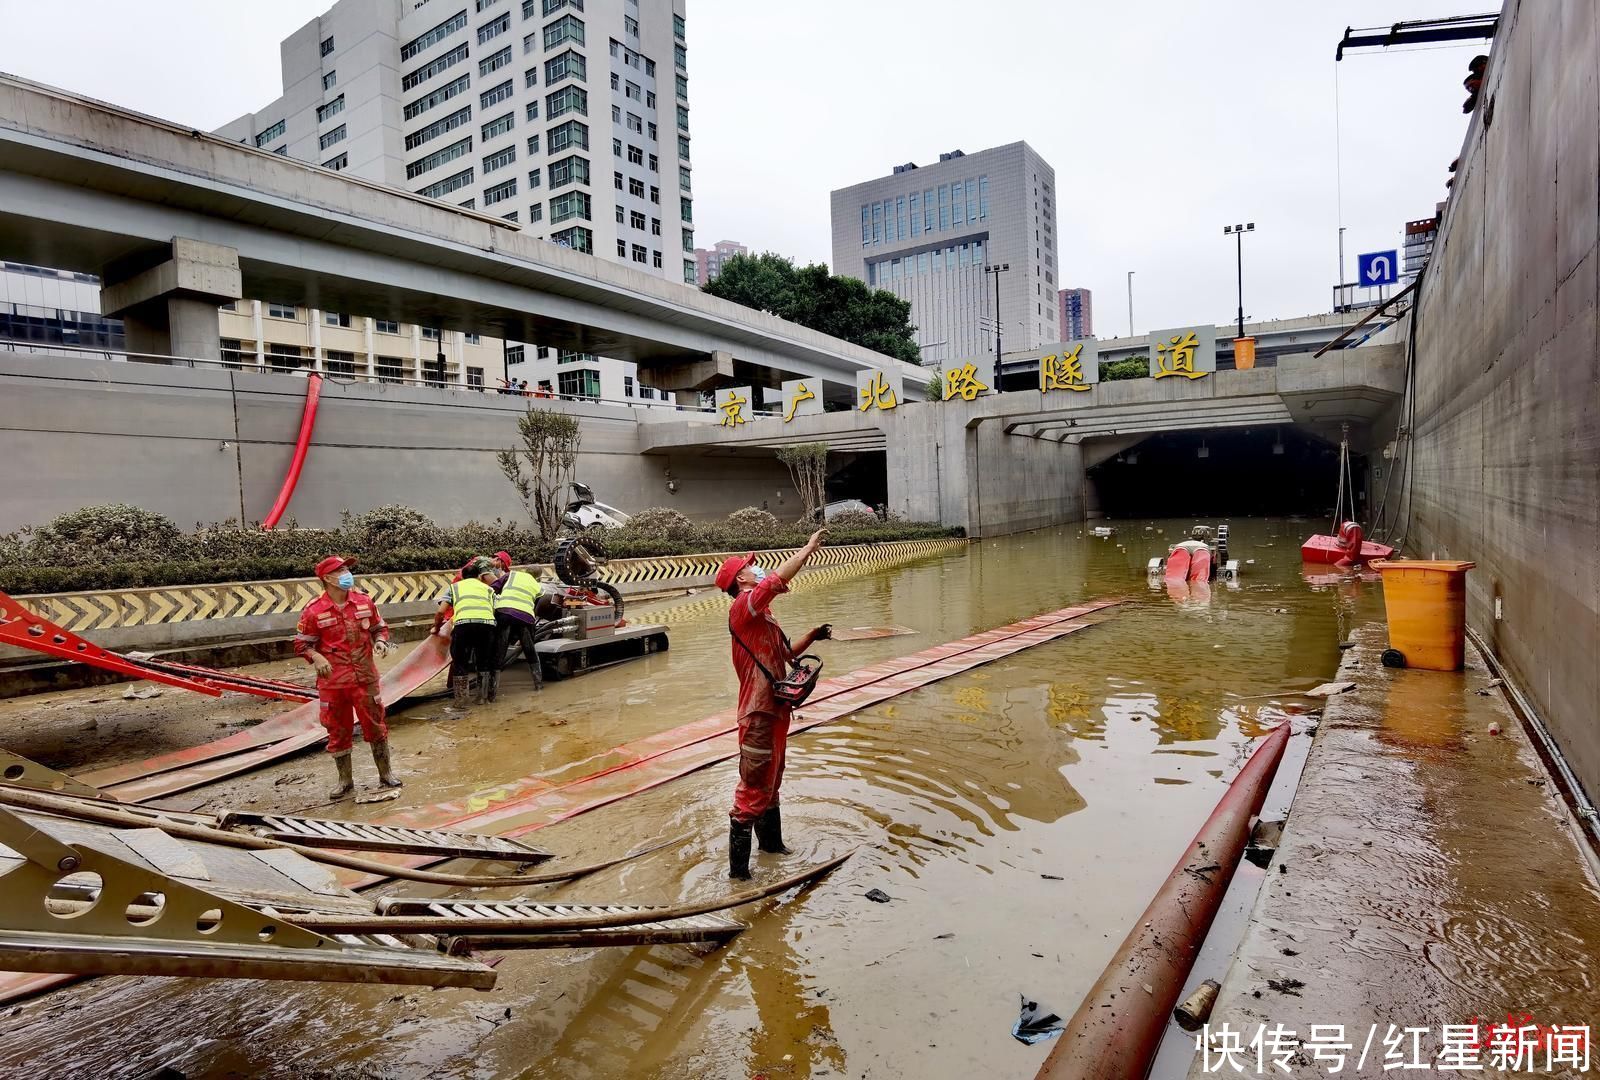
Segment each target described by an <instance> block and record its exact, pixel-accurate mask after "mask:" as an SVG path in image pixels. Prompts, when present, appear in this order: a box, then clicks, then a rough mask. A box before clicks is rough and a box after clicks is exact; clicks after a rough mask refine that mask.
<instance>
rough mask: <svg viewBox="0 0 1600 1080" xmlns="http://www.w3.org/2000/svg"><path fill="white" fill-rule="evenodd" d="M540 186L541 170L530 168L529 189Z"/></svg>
mask: <svg viewBox="0 0 1600 1080" xmlns="http://www.w3.org/2000/svg"><path fill="white" fill-rule="evenodd" d="M538 186H539V170H538V169H529V170H528V189H529V190H530V191H531V190H533V189H534V188H536V187H538Z"/></svg>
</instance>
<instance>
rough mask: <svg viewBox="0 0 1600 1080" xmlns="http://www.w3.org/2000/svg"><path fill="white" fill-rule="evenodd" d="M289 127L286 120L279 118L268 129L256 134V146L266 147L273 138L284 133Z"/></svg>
mask: <svg viewBox="0 0 1600 1080" xmlns="http://www.w3.org/2000/svg"><path fill="white" fill-rule="evenodd" d="M287 127H288V126H287V124H286V123H285V122H284V121H282V120H279V121H278V122H277V123H276V124H273V125H272V126H271V127H269V128H268V129H267V130H265V131H263V132H261V133H260V134H259V135H257V136H256V146H257V147H265V146H266V145H267V144H268V143H269V142H271V141H272V140H273V139H276V138H277V137H278V136H280V135H282V134H283V133H284V131H286V130H287Z"/></svg>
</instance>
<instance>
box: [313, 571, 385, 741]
mask: <svg viewBox="0 0 1600 1080" xmlns="http://www.w3.org/2000/svg"><path fill="white" fill-rule="evenodd" d="M388 640H389V627H388V625H387V624H385V623H384V621H383V616H382V615H380V614H379V613H378V605H377V604H375V603H373V602H372V598H371V597H370V596H368V595H367V594H366V593H360V592H351V593H349V594H348V595H347V596H346V598H345V602H344V603H343V604H342V605H340V604H335V603H334V602H333V599H332V598H331V597H329V596H328V594H327V593H323V594H322V595H321V596H319V597H317V598H316V599H315V600H313V601H311V603H309V604H307V605H306V609H305V610H304V611H302V612H301V613H300V623H299V625H298V626H296V627H295V636H294V651H295V653H296V655H298V656H300V657H304V656H305V655H306V654H307V653H309V652H311V651H312V650H316V651H317V652H319V653H321V654H322V655H323V656H324V657H326V658H327V660H328V663H329V664H331V665H333V670H332V671H330V672H328V674H326V675H319V676H317V696H318V697H319V698H320V699H321V703H322V709H321V717H320V719H321V721H322V726H323V728H324V729H326V730H327V732H328V753H330V754H343V753H346V752H348V751H349V750H350V744H351V742H352V740H353V737H354V734H355V723H356V721H357V720H358V719H359V720H360V722H361V737H362V738H363V739H365V740H366V741H367V742H368V743H369V744H371V743H378V742H382V741H383V740H385V739H387V738H388V737H389V726H388V725H387V724H386V723H385V722H384V718H383V699H382V697H381V696H380V695H379V687H378V665H377V663H376V662H375V661H374V660H373V654H372V643H373V642H374V641H388Z"/></svg>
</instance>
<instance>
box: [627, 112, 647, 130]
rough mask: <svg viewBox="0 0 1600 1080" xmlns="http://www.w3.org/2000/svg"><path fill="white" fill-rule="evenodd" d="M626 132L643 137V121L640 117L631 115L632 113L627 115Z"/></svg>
mask: <svg viewBox="0 0 1600 1080" xmlns="http://www.w3.org/2000/svg"><path fill="white" fill-rule="evenodd" d="M628 130H629V131H631V132H633V133H634V134H635V135H643V134H644V120H643V119H642V118H641V117H638V116H635V115H633V113H629V114H628Z"/></svg>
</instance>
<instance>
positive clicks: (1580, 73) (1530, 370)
mask: <svg viewBox="0 0 1600 1080" xmlns="http://www.w3.org/2000/svg"><path fill="white" fill-rule="evenodd" d="M1597 11H1600V9H1597V7H1596V5H1594V4H1592V3H1540V4H1530V3H1523V4H1516V3H1508V4H1506V5H1505V8H1504V11H1503V13H1502V15H1501V22H1500V30H1499V34H1498V36H1497V38H1496V40H1495V43H1494V49H1493V52H1492V54H1491V62H1490V65H1489V70H1488V72H1487V77H1486V78H1485V80H1484V86H1483V91H1482V95H1481V98H1480V102H1479V105H1478V109H1477V112H1476V114H1475V115H1474V117H1473V120H1472V122H1471V126H1470V127H1469V130H1468V133H1467V140H1466V146H1465V147H1464V149H1463V152H1462V154H1461V164H1460V167H1459V168H1458V170H1457V172H1456V174H1455V185H1454V188H1453V191H1452V194H1451V197H1450V203H1449V206H1448V209H1447V210H1446V212H1445V217H1444V222H1443V226H1442V228H1441V229H1440V232H1439V236H1438V241H1437V243H1436V245H1435V249H1434V254H1433V261H1432V265H1431V266H1430V267H1429V268H1428V271H1427V273H1426V274H1425V275H1424V278H1423V282H1422V286H1421V296H1420V300H1419V304H1418V311H1417V322H1416V327H1415V332H1416V335H1417V336H1416V342H1417V384H1416V390H1417V401H1416V423H1415V429H1414V453H1415V461H1414V463H1413V468H1414V476H1413V484H1414V499H1413V508H1412V511H1411V520H1410V528H1409V537H1408V539H1409V543H1408V547H1409V548H1410V549H1411V550H1412V551H1413V552H1414V553H1416V554H1419V555H1422V556H1424V557H1426V556H1435V555H1436V556H1438V557H1440V558H1452V559H1471V560H1473V561H1475V562H1476V563H1477V569H1476V570H1474V571H1473V572H1472V573H1471V574H1470V576H1469V577H1468V582H1469V586H1470V593H1469V597H1470V599H1469V605H1468V620H1469V622H1470V624H1471V625H1472V626H1473V627H1474V628H1475V629H1476V630H1477V631H1478V632H1480V633H1481V634H1482V635H1483V637H1484V639H1485V641H1486V643H1487V644H1488V646H1489V648H1490V650H1491V651H1492V652H1493V653H1494V654H1495V656H1496V657H1497V658H1498V659H1499V660H1500V661H1501V662H1502V663H1503V664H1504V665H1505V666H1506V668H1507V669H1508V670H1509V671H1510V673H1511V674H1512V675H1513V676H1514V677H1515V679H1516V680H1517V681H1518V682H1519V683H1520V684H1521V686H1522V687H1523V688H1524V690H1525V691H1526V692H1527V694H1528V695H1529V697H1530V698H1531V700H1532V702H1533V704H1534V705H1535V707H1536V708H1538V710H1539V711H1540V712H1541V713H1542V714H1543V716H1544V717H1545V719H1546V720H1547V722H1548V723H1549V725H1550V727H1551V729H1552V731H1553V732H1554V734H1555V736H1556V738H1557V740H1558V741H1559V743H1560V744H1561V746H1562V748H1563V750H1564V752H1565V753H1566V754H1567V755H1568V757H1569V758H1570V760H1571V762H1572V765H1573V767H1574V769H1575V770H1576V771H1577V773H1578V775H1579V777H1580V778H1581V779H1582V781H1583V783H1584V784H1585V785H1586V786H1587V788H1588V790H1589V793H1590V794H1591V796H1593V795H1597V794H1600V722H1597V720H1596V712H1597V709H1596V706H1597V705H1600V664H1596V662H1595V651H1596V645H1597V643H1600V564H1597V562H1596V559H1595V554H1594V552H1595V541H1596V538H1597V537H1600V464H1597V461H1600V457H1597V452H1600V340H1597V335H1596V326H1597V293H1600V275H1597V252H1596V236H1597V234H1600V221H1597V209H1596V208H1597V206H1600V85H1597V84H1600V76H1597V72H1600V40H1597V35H1600V21H1597V20H1600V15H1597ZM1491 110H1492V119H1491ZM1439 122H1444V121H1443V118H1439ZM1440 164H1441V166H1442V165H1443V164H1444V163H1443V162H1441V163H1440ZM1497 599H1498V600H1499V602H1500V604H1501V609H1500V617H1499V618H1497V617H1496V613H1495V602H1496V600H1497Z"/></svg>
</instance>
